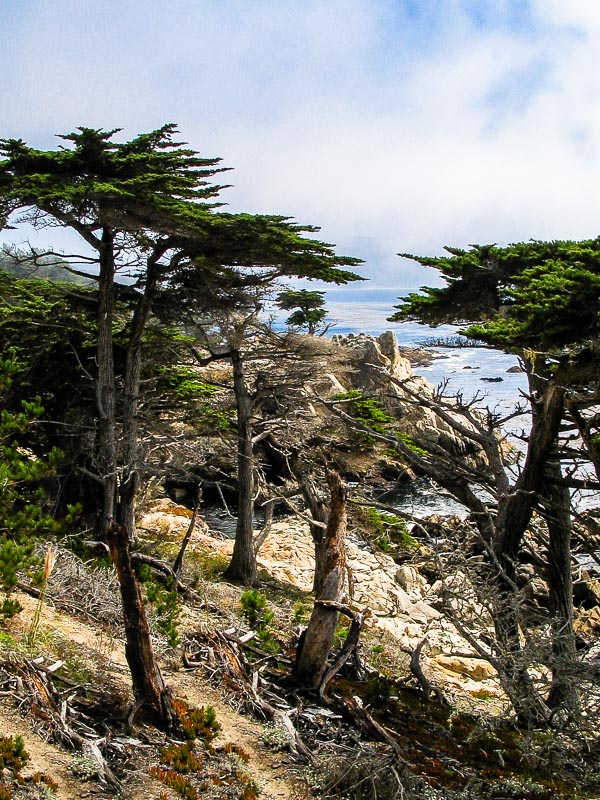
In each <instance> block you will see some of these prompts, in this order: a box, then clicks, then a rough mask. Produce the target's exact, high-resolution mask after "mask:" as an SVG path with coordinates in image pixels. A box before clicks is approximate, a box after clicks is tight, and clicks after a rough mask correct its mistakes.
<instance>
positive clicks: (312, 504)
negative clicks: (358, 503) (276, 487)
mask: <svg viewBox="0 0 600 800" xmlns="http://www.w3.org/2000/svg"><path fill="white" fill-rule="evenodd" d="M290 469H291V471H292V474H293V475H294V477H295V478H296V480H297V481H298V486H299V488H300V492H301V494H302V497H303V499H304V502H305V503H306V506H307V508H308V510H309V511H310V516H311V518H312V521H311V522H310V524H309V528H310V535H311V536H312V540H313V544H314V547H315V574H314V577H313V592H314V595H315V597H316V598H320V597H321V593H322V589H323V579H324V571H325V550H326V546H327V544H326V534H325V532H326V529H327V519H328V516H329V509H328V508H327V505H326V503H324V502H323V500H321V498H320V496H319V492H318V491H317V487H316V486H315V483H314V481H313V480H312V478H311V477H310V476H309V475H307V474H306V473H305V472H304V470H303V469H302V466H301V464H300V459H299V458H298V454H297V453H294V454H293V455H292V456H291V457H290Z"/></svg>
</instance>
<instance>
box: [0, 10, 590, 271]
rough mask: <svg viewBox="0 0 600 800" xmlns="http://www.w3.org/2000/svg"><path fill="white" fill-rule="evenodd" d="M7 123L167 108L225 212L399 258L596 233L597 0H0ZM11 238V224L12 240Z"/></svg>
mask: <svg viewBox="0 0 600 800" xmlns="http://www.w3.org/2000/svg"><path fill="white" fill-rule="evenodd" d="M0 44H1V46H0V69H1V71H2V74H3V76H4V81H3V82H2V87H1V88H0V108H1V109H2V124H1V125H0V136H1V137H3V138H7V137H18V138H23V139H25V140H26V141H28V142H29V143H30V144H32V145H34V146H38V147H54V146H56V145H57V140H56V139H54V137H53V135H54V134H55V133H65V132H67V131H70V130H72V129H74V128H75V127H77V126H78V125H86V126H89V127H98V128H105V129H110V128H115V127H118V128H123V129H124V133H123V135H124V136H133V135H135V134H136V133H139V132H142V131H146V130H151V129H154V128H157V127H159V126H161V125H162V124H164V123H165V122H171V121H174V122H177V124H178V125H179V128H180V131H181V134H182V140H185V141H188V142H189V143H190V144H191V146H192V147H194V148H195V149H197V150H199V151H200V152H201V153H202V154H203V155H206V156H217V155H218V156H221V157H222V158H223V162H224V164H225V165H227V166H231V167H234V169H235V172H233V173H230V175H229V176H228V181H229V182H231V183H232V184H234V187H235V188H233V189H230V190H227V192H226V193H225V194H224V199H225V200H226V201H227V202H228V203H229V206H230V208H231V209H232V210H234V211H237V210H246V211H250V212H255V213H279V214H286V215H290V216H293V217H295V218H297V219H298V220H299V221H300V222H306V223H311V224H316V225H320V226H321V228H322V232H321V234H322V237H323V238H325V239H327V240H328V241H333V242H336V243H337V245H338V250H339V252H343V253H346V254H349V255H358V256H360V257H362V258H364V259H366V262H367V263H366V265H365V268H364V270H363V272H364V274H365V276H367V277H370V278H371V279H372V280H373V282H374V283H375V284H378V285H387V286H399V287H402V286H409V285H414V284H415V283H423V282H426V280H428V277H427V276H426V275H425V274H424V272H423V270H422V269H421V268H420V267H416V266H413V265H411V263H410V262H402V261H401V260H400V259H399V258H397V256H396V255H395V254H396V253H397V252H399V251H402V252H415V253H427V254H431V255H435V254H439V253H440V252H441V251H442V247H443V246H444V245H445V244H451V245H455V246H466V245H468V244H469V243H471V242H500V243H507V242H513V241H520V240H525V239H529V238H539V239H557V238H569V239H576V238H587V237H595V236H596V235H598V234H599V233H600V215H599V210H598V206H597V196H598V187H599V186H600V71H599V70H598V67H597V54H598V52H600V4H599V3H597V0H570V2H569V3H565V2H564V0H327V2H323V0H303V2H298V0H294V2H292V0H171V2H168V3H165V2H164V0H143V1H142V0H128V2H125V3H123V2H117V1H116V0H102V1H101V0H90V1H89V2H81V0H77V1H76V0H3V2H2V3H1V5H0ZM7 236H8V234H7V232H5V233H4V234H3V240H6V238H7Z"/></svg>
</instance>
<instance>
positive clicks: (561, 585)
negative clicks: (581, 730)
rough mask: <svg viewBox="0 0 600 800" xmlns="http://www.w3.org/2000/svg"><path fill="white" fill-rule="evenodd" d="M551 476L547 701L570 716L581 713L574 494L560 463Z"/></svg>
mask: <svg viewBox="0 0 600 800" xmlns="http://www.w3.org/2000/svg"><path fill="white" fill-rule="evenodd" d="M547 471H548V474H549V477H550V479H551V481H550V483H549V485H548V486H547V487H546V490H545V497H546V498H547V500H548V511H547V514H545V519H546V524H547V525H548V534H549V545H548V590H549V594H550V612H551V614H552V660H553V663H552V686H551V688H550V693H549V695H548V705H549V706H550V708H552V709H553V710H555V709H559V708H562V709H564V710H565V711H566V712H567V713H568V714H569V715H570V716H577V715H578V714H579V695H578V692H577V683H576V681H575V680H574V676H573V666H574V665H575V662H576V659H577V654H576V646H575V629H574V627H573V616H574V611H573V577H572V574H571V530H572V529H571V513H570V505H571V497H570V492H569V490H568V488H567V487H565V486H564V485H562V484H561V482H560V479H561V478H562V472H561V469H560V466H559V465H558V464H553V463H549V464H548V466H547Z"/></svg>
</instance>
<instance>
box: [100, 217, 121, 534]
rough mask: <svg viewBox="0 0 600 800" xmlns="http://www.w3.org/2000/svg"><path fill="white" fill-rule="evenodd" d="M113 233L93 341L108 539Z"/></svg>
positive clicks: (105, 234)
mask: <svg viewBox="0 0 600 800" xmlns="http://www.w3.org/2000/svg"><path fill="white" fill-rule="evenodd" d="M113 246H114V234H113V232H112V231H111V230H110V229H109V228H107V227H104V228H103V230H102V239H101V242H100V244H99V251H98V252H99V263H100V274H99V276H98V339H97V342H96V360H97V364H98V372H97V377H96V408H97V412H98V446H97V460H98V463H97V470H98V473H99V478H100V481H101V484H102V517H101V520H100V531H99V533H100V537H101V539H102V540H103V541H106V542H107V541H108V536H109V533H110V531H111V529H112V526H113V523H114V519H115V512H116V496H117V452H116V439H115V393H116V388H115V366H114V356H113V330H112V326H113V318H114V281H115V260H114V252H113Z"/></svg>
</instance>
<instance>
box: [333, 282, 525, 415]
mask: <svg viewBox="0 0 600 800" xmlns="http://www.w3.org/2000/svg"><path fill="white" fill-rule="evenodd" d="M415 291H417V290H416V289H414V288H399V289H389V288H388V289H378V288H363V287H357V286H352V287H350V288H348V287H344V288H334V289H330V290H328V291H327V292H326V296H325V301H326V306H327V308H328V310H329V316H328V318H327V322H329V323H331V325H332V327H331V328H330V330H329V332H328V333H329V335H333V334H343V335H345V334H348V333H354V334H357V333H366V334H370V335H373V336H377V335H379V334H381V333H383V332H384V331H387V330H391V331H394V333H395V334H396V338H397V339H398V343H399V345H400V346H401V347H419V346H422V345H423V343H426V342H427V340H428V339H432V338H435V339H439V338H445V337H449V336H454V335H456V334H457V332H458V327H455V326H453V325H440V326H438V327H437V328H430V327H429V326H427V325H419V324H418V323H415V322H401V323H397V322H396V323H394V322H388V321H387V318H388V317H390V316H391V315H392V314H393V313H394V310H395V309H394V306H397V305H398V304H399V299H398V298H399V297H402V296H403V295H407V294H409V293H410V292H415ZM428 349H431V350H432V352H433V353H434V356H435V357H434V360H433V362H432V363H431V364H430V365H429V366H426V367H415V368H414V371H415V373H416V374H417V375H422V376H423V377H424V378H426V379H427V380H428V381H429V383H431V384H433V385H434V386H438V385H440V384H441V383H442V382H444V381H445V382H447V387H446V392H447V393H448V394H456V393H457V392H461V393H462V395H463V397H464V399H465V400H470V399H472V398H473V397H475V396H476V395H477V396H479V397H480V400H479V405H481V406H482V407H485V406H488V407H490V408H491V409H492V410H496V411H498V412H499V413H501V414H505V413H506V412H509V411H511V410H512V409H513V407H514V405H515V403H516V402H517V401H518V400H519V397H520V393H521V392H523V391H525V390H526V380H525V376H524V375H523V374H522V373H519V372H508V370H509V369H511V367H515V366H518V360H517V359H516V358H515V357H514V356H511V355H507V354H506V353H502V352H498V351H496V350H491V349H489V348H483V347H461V348H440V347H433V348H428ZM498 378H501V380H500V381H498V380H497V379H498ZM486 379H488V380H486ZM489 379H493V382H490V381H489Z"/></svg>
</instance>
